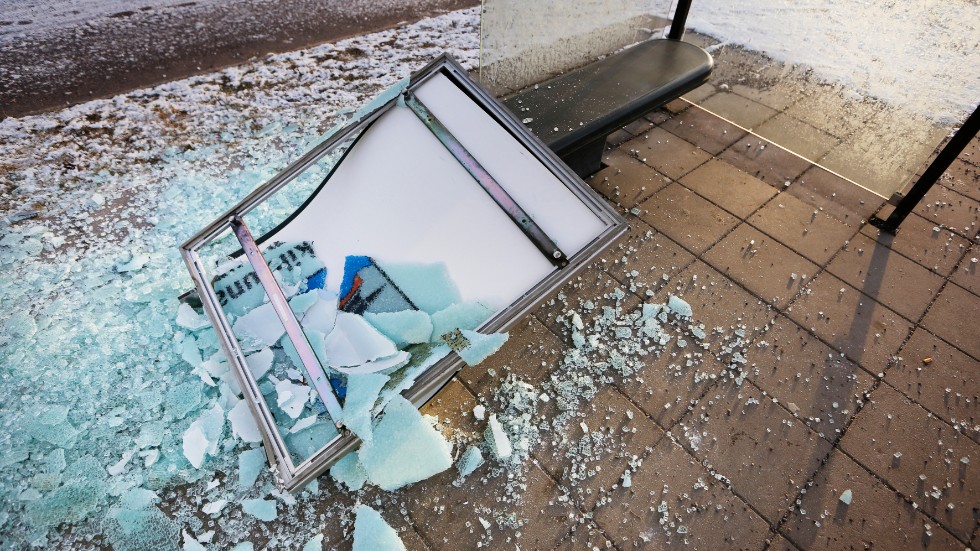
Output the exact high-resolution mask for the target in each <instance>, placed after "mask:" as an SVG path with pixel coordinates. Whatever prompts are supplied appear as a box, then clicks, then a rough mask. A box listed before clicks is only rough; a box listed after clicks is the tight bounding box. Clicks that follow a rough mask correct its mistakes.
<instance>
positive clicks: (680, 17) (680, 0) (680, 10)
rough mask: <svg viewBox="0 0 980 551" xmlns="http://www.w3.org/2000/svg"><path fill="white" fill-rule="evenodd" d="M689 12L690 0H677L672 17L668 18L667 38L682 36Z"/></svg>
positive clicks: (676, 38)
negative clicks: (668, 29) (668, 30)
mask: <svg viewBox="0 0 980 551" xmlns="http://www.w3.org/2000/svg"><path fill="white" fill-rule="evenodd" d="M690 12H691V0H677V7H676V8H674V17H673V18H672V19H671V20H670V32H669V33H667V38H669V39H671V40H680V39H682V38H684V31H685V30H686V27H687V15H688V14H689V13H690Z"/></svg>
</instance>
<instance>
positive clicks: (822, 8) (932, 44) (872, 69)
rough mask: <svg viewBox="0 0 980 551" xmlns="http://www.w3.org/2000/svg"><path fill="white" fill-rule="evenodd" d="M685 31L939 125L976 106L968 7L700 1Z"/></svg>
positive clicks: (977, 24) (941, 2)
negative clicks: (798, 68)
mask: <svg viewBox="0 0 980 551" xmlns="http://www.w3.org/2000/svg"><path fill="white" fill-rule="evenodd" d="M688 27H689V28H691V29H693V30H697V31H700V32H703V33H706V34H709V35H711V36H714V37H715V38H718V39H720V40H722V41H723V42H726V43H731V44H739V45H742V46H744V47H746V48H748V49H751V50H755V51H759V52H763V53H765V54H766V55H768V56H770V57H772V58H774V59H776V60H778V61H783V62H788V63H793V64H799V65H804V66H808V67H811V68H812V69H813V70H814V72H815V73H816V74H817V75H818V76H819V77H820V78H823V79H824V80H826V81H829V82H833V83H842V84H844V85H845V86H847V87H849V88H852V89H853V90H854V91H855V92H857V93H859V94H861V95H864V96H870V97H873V98H877V99H880V100H882V101H884V102H886V103H889V104H891V105H895V106H900V107H904V108H906V109H912V110H915V111H916V112H918V113H920V114H922V115H926V116H928V117H930V118H932V119H933V120H936V121H937V122H940V123H944V124H955V123H958V122H959V121H962V120H963V119H964V118H965V117H966V116H967V115H968V114H969V113H971V112H972V111H973V109H974V107H975V106H976V105H977V101H978V98H977V90H978V89H980V73H978V72H977V70H976V69H977V67H980V44H978V42H977V37H978V36H980V5H978V4H977V2H976V1H974V0H923V1H919V2H894V1H892V0H869V1H865V2H846V3H832V2H828V1H827V0H776V1H774V2H741V1H736V0H703V1H700V2H696V3H695V4H694V7H693V9H692V10H691V16H690V20H689V22H688Z"/></svg>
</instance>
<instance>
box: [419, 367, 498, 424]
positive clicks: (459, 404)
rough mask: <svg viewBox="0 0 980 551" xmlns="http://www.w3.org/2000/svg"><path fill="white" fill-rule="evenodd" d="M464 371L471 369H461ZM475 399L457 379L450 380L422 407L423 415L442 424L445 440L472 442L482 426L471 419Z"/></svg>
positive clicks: (475, 402)
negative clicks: (453, 439) (434, 418)
mask: <svg viewBox="0 0 980 551" xmlns="http://www.w3.org/2000/svg"><path fill="white" fill-rule="evenodd" d="M463 369H464V371H465V370H466V369H473V368H463ZM476 404H477V399H476V397H474V396H473V394H472V393H471V392H470V391H469V389H467V388H466V387H465V386H463V383H461V382H460V381H459V379H458V378H453V379H450V380H449V382H448V383H446V386H444V387H442V389H440V390H439V392H437V393H436V395H435V396H433V397H432V398H431V399H430V400H429V401H428V402H427V403H426V404H425V405H424V406H422V407H421V408H420V410H421V411H422V413H423V414H426V415H432V416H433V417H437V418H438V419H439V421H440V423H442V425H441V426H442V434H443V435H444V436H445V437H446V438H450V439H452V438H463V439H466V440H472V439H473V438H474V437H478V436H479V434H480V433H481V432H482V430H483V424H482V423H479V422H478V421H477V420H476V419H475V418H474V417H473V406H475V405H476Z"/></svg>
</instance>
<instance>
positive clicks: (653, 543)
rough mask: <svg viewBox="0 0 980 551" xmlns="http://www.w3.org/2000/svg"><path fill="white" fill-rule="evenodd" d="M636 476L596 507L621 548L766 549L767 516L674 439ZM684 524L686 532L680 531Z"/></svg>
mask: <svg viewBox="0 0 980 551" xmlns="http://www.w3.org/2000/svg"><path fill="white" fill-rule="evenodd" d="M632 479H633V480H632V486H630V487H629V488H623V487H622V486H620V487H619V488H617V489H616V490H614V491H612V492H610V494H609V497H608V501H606V502H604V503H603V504H601V505H600V506H599V507H598V508H597V509H596V511H595V521H596V523H597V524H598V525H599V526H600V527H601V528H602V529H603V530H605V531H606V533H607V534H608V535H609V537H610V539H612V541H613V543H615V544H616V545H617V546H618V547H619V548H620V549H761V548H762V546H763V544H764V542H765V540H766V537H767V536H768V534H769V525H768V524H767V523H766V521H765V520H763V519H762V517H760V516H759V515H758V514H756V513H755V511H753V510H752V509H751V508H749V506H748V505H746V504H745V503H744V502H743V501H741V500H740V499H739V498H738V497H736V496H735V495H734V494H733V493H732V492H731V490H729V489H728V488H726V487H725V486H724V485H722V484H721V483H720V482H718V481H717V480H715V478H714V477H712V476H711V474H710V473H709V472H708V471H707V470H706V469H705V468H704V467H702V466H701V465H700V463H698V462H697V461H696V460H695V459H694V458H693V457H691V456H690V455H689V454H688V453H687V452H685V451H684V449H683V448H681V447H680V446H678V445H677V444H675V443H674V442H673V441H671V440H670V439H669V438H664V439H662V440H661V441H660V443H659V444H657V445H656V447H654V449H653V452H651V453H650V455H648V456H647V457H646V458H645V459H644V460H643V465H641V466H640V468H639V469H638V470H637V472H636V473H635V474H634V475H633V477H632ZM661 503H665V504H666V511H665V512H664V513H661V512H660V511H659V510H658V509H659V508H660V506H661ZM665 517H666V518H665ZM661 520H664V521H665V522H666V525H662V524H661ZM671 524H673V525H671ZM680 526H684V528H685V529H686V531H687V533H686V534H678V533H677V529H678V528H679V527H680ZM668 532H669V533H668Z"/></svg>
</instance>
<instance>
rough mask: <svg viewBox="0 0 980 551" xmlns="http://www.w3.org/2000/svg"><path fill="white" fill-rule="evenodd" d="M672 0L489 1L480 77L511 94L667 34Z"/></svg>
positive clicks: (482, 25)
mask: <svg viewBox="0 0 980 551" xmlns="http://www.w3.org/2000/svg"><path fill="white" fill-rule="evenodd" d="M670 9H671V4H670V2H669V1H668V0H581V1H577V2H568V1H558V0H539V1H535V2H526V1H522V0H485V1H484V2H483V11H482V15H481V20H480V80H481V82H482V84H483V85H484V86H486V87H487V88H488V89H489V90H491V91H492V92H494V93H495V94H497V95H498V96H499V95H505V94H507V93H508V92H513V91H517V90H520V89H522V88H525V87H527V86H530V85H532V84H536V83H539V82H542V81H544V80H547V79H548V78H551V77H553V76H555V75H557V74H559V73H561V72H563V71H567V70H569V69H573V68H575V67H579V66H582V65H584V64H586V63H588V62H590V61H594V60H595V59H597V58H598V57H601V56H603V55H607V54H610V53H612V52H614V51H616V50H618V49H620V48H622V47H624V46H628V45H630V44H634V43H636V42H639V41H642V40H646V39H648V38H650V37H651V36H652V35H656V36H658V37H659V36H661V35H662V33H663V28H664V27H665V26H666V25H667V24H668V22H667V19H665V18H666V17H669V14H670Z"/></svg>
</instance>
